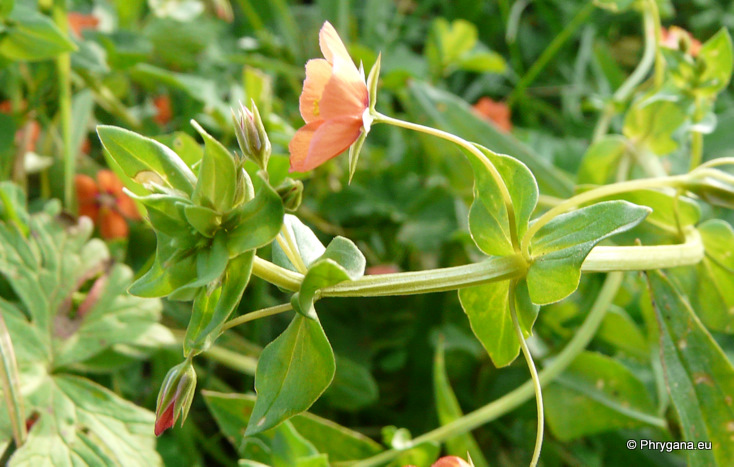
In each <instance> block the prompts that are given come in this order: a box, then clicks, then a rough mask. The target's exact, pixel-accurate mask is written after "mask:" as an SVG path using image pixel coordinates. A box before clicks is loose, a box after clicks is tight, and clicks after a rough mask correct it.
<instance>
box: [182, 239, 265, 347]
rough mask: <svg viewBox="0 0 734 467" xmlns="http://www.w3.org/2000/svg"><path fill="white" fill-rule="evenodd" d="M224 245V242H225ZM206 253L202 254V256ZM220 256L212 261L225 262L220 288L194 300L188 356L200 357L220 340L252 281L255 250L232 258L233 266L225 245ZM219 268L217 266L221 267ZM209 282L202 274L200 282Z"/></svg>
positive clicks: (207, 290)
mask: <svg viewBox="0 0 734 467" xmlns="http://www.w3.org/2000/svg"><path fill="white" fill-rule="evenodd" d="M217 238H220V237H219V235H217ZM223 243H224V241H222V244H223ZM215 244H216V238H215ZM204 251H205V250H203V251H202V252H200V253H199V256H201V255H202V254H203V253H204ZM216 255H217V257H216V258H212V260H211V261H212V262H215V263H220V264H221V262H224V263H225V264H226V266H227V267H226V269H224V272H223V275H222V278H221V283H220V284H219V285H218V286H217V287H216V288H211V287H207V288H202V289H201V290H199V293H198V294H197V296H196V299H195V300H194V307H193V309H192V310H191V320H190V321H189V325H188V327H187V328H186V336H185V337H184V345H183V348H184V356H186V357H188V356H189V355H191V354H193V355H198V354H200V353H201V352H203V351H205V350H206V349H208V348H209V347H211V345H212V344H213V343H214V341H215V340H216V339H217V338H218V337H219V333H220V332H221V330H222V326H223V325H224V323H225V322H226V321H227V319H229V316H230V315H231V314H232V312H233V311H234V309H235V308H237V305H238V304H239V303H240V300H241V299H242V294H243V293H244V291H245V288H246V287H247V284H248V282H249V281H250V275H251V274H252V263H253V260H254V259H255V251H254V250H250V251H248V252H245V253H243V254H241V255H239V256H237V257H235V258H233V259H231V260H230V261H229V263H227V251H226V249H225V248H224V245H222V246H221V248H220V249H219V251H218V253H216ZM212 256H215V253H214V252H212ZM218 265H219V264H217V265H216V266H214V267H217V268H218ZM215 271H216V272H218V271H219V269H215ZM216 272H215V273H216ZM220 274H221V273H220ZM206 279H209V278H208V277H207V278H206ZM206 279H204V278H203V274H201V273H200V278H199V281H202V282H203V281H204V280H206ZM199 281H197V282H199ZM208 282H209V283H215V279H210V280H209V281H208Z"/></svg>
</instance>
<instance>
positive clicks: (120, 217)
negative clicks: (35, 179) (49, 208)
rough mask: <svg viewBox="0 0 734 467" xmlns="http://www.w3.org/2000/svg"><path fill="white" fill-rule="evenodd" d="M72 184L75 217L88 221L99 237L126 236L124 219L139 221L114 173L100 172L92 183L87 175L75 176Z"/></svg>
mask: <svg viewBox="0 0 734 467" xmlns="http://www.w3.org/2000/svg"><path fill="white" fill-rule="evenodd" d="M75 184H76V196H77V199H78V200H79V215H80V216H87V217H89V218H90V219H92V220H93V221H94V224H95V225H96V226H97V227H98V228H99V232H100V235H102V238H105V239H108V240H110V239H115V238H125V237H127V234H128V226H127V222H126V221H125V219H126V218H127V219H130V220H139V219H140V213H139V212H138V208H137V207H136V206H135V203H134V202H133V200H132V199H130V197H129V196H127V195H126V194H125V193H124V192H123V191H122V182H121V181H120V180H119V179H118V178H117V176H116V175H115V173H114V172H112V171H111V170H100V171H99V172H97V180H96V181H95V180H94V179H93V178H92V177H90V176H88V175H77V176H76V178H75Z"/></svg>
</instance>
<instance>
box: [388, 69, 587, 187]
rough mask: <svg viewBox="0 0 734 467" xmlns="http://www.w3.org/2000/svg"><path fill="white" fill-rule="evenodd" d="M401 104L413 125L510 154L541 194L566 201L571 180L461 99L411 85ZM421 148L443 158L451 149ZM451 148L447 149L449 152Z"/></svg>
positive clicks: (432, 142) (429, 144)
mask: <svg viewBox="0 0 734 467" xmlns="http://www.w3.org/2000/svg"><path fill="white" fill-rule="evenodd" d="M408 91H409V92H408V93H405V97H404V98H402V99H401V101H400V102H401V104H402V105H403V106H405V108H406V109H408V112H409V114H410V115H412V117H413V118H414V121H421V122H425V124H427V125H430V126H433V127H436V128H441V129H442V130H444V131H447V132H449V133H454V134H457V135H461V136H462V137H463V138H465V139H467V140H469V141H474V142H476V143H478V144H481V145H483V146H486V147H488V148H492V150H494V151H495V152H497V153H504V154H512V155H513V156H514V157H516V158H517V159H518V160H520V161H521V162H522V163H523V164H525V165H527V167H528V168H529V169H530V170H531V171H532V173H533V174H534V175H535V177H537V183H538V185H539V187H540V189H541V191H542V192H543V193H546V194H548V195H552V196H560V197H567V196H569V195H570V194H571V192H572V188H573V183H572V181H571V178H570V177H569V176H568V175H567V174H566V173H564V172H563V171H561V170H559V169H558V168H556V167H555V166H553V165H552V164H551V163H550V162H549V161H548V160H547V159H546V158H544V157H542V156H541V155H540V154H538V153H536V152H535V151H533V149H531V148H530V147H529V146H527V145H525V144H524V143H522V142H520V141H518V140H517V139H516V138H515V137H514V136H512V135H511V134H507V133H503V132H502V131H501V130H499V129H497V127H495V126H494V125H493V124H492V123H490V122H487V121H485V120H484V119H482V118H481V117H479V116H477V115H476V114H475V113H474V111H473V110H472V108H471V106H469V104H467V103H466V101H464V100H463V99H461V98H459V97H458V96H455V95H453V94H450V93H447V92H446V91H442V90H439V89H437V88H434V87H432V86H431V85H429V84H427V83H421V82H418V81H412V82H411V84H410V86H409V88H408ZM425 141H426V143H425V145H424V147H425V149H426V151H428V152H429V153H431V152H437V153H440V156H441V157H445V155H446V152H447V151H448V150H449V149H448V148H450V147H451V146H450V145H449V144H448V143H446V144H443V143H442V142H440V141H436V139H433V138H432V139H426V140H425ZM453 149H454V148H453V147H451V150H453Z"/></svg>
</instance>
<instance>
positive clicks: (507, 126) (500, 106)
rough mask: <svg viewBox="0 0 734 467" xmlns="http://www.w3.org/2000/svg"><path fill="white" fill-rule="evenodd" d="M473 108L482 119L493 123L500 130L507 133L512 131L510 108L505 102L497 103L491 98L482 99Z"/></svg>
mask: <svg viewBox="0 0 734 467" xmlns="http://www.w3.org/2000/svg"><path fill="white" fill-rule="evenodd" d="M473 108H474V111H475V112H476V113H477V114H478V115H479V116H480V117H482V118H484V119H485V120H489V121H491V122H492V123H494V124H495V125H496V126H497V127H498V128H499V129H500V130H502V131H504V132H506V133H509V132H510V131H511V130H512V122H511V121H510V108H509V107H507V104H505V103H504V102H495V101H493V100H492V99H490V98H489V97H482V98H480V99H479V100H478V101H477V103H476V104H474V107H473Z"/></svg>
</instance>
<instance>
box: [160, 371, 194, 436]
mask: <svg viewBox="0 0 734 467" xmlns="http://www.w3.org/2000/svg"><path fill="white" fill-rule="evenodd" d="M194 389H196V371H195V370H194V366H193V364H192V363H191V361H190V360H186V361H184V362H182V363H180V364H178V365H176V366H174V367H173V368H171V369H170V370H169V371H168V374H167V375H166V377H165V379H164V380H163V386H161V391H160V392H159V393H158V403H157V404H156V409H155V435H156V436H160V435H161V433H163V432H164V431H166V430H167V429H169V428H171V427H172V426H173V424H174V423H176V420H178V417H179V416H181V423H183V421H184V420H186V417H187V416H188V414H189V408H190V407H191V402H192V401H193V399H194Z"/></svg>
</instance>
